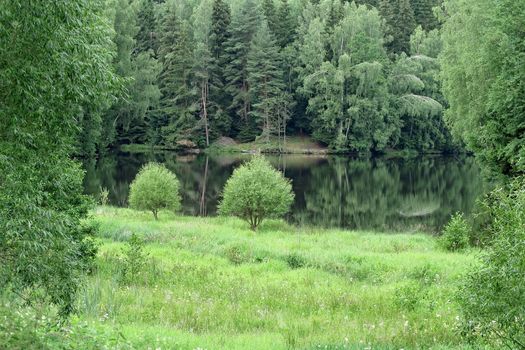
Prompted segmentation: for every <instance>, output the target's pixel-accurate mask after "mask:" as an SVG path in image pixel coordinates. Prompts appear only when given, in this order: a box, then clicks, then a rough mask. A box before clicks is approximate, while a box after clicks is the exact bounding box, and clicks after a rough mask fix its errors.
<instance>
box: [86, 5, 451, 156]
mask: <svg viewBox="0 0 525 350" xmlns="http://www.w3.org/2000/svg"><path fill="white" fill-rule="evenodd" d="M438 5H439V3H438V1H437V0H412V1H409V0H395V1H391V0H385V1H381V2H377V1H368V2H361V3H357V4H356V3H354V2H346V1H341V0H322V1H306V0H279V1H274V0H264V1H260V2H259V1H254V0H246V1H231V2H227V1H224V0H217V1H215V0H214V1H212V0H203V1H194V0H183V1H170V0H168V1H165V2H162V1H156V0H148V1H139V0H135V1H129V0H116V1H112V2H110V6H108V8H107V13H108V14H107V16H108V18H109V19H110V21H111V22H112V23H113V30H114V33H113V35H112V37H111V38H112V42H113V45H112V47H111V49H112V50H113V51H114V52H113V54H114V57H113V61H112V64H113V65H114V68H115V71H116V73H117V75H118V78H119V80H120V82H121V83H122V84H123V85H124V90H123V91H124V92H123V94H122V95H121V96H118V98H117V99H116V100H114V101H113V103H111V105H109V106H107V108H105V109H104V110H100V111H94V110H92V109H86V110H85V111H84V114H83V118H82V133H81V135H80V139H79V146H78V152H79V153H80V154H81V155H84V156H94V155H95V154H96V153H98V152H103V151H105V150H107V149H108V148H114V147H118V146H119V145H122V144H148V145H154V146H159V147H163V148H166V149H177V148H180V147H182V146H184V145H186V146H187V145H188V144H189V145H194V147H200V148H205V147H207V146H209V145H210V144H212V143H213V142H214V140H216V139H218V138H219V137H221V136H222V137H231V138H234V139H235V140H237V141H238V142H248V141H253V140H255V139H258V140H260V141H261V142H264V141H269V139H270V138H273V139H275V140H276V142H277V143H278V144H279V148H280V149H282V144H283V143H284V142H285V138H286V135H308V136H311V137H313V138H314V139H315V140H317V141H319V142H321V143H322V144H324V145H326V146H328V147H330V148H331V149H333V150H337V151H341V152H365V153H367V152H373V153H384V152H386V151H388V150H414V151H418V152H422V153H425V152H453V151H457V150H458V149H460V144H459V143H457V142H454V141H453V139H452V137H451V135H450V132H449V131H448V129H447V127H446V126H445V122H444V121H443V109H444V107H446V105H447V103H446V100H445V98H444V97H443V94H442V92H441V83H440V82H439V80H438V78H439V77H438V75H439V62H438V60H437V57H438V55H439V53H440V51H441V47H442V44H441V38H440V35H439V27H440V22H439V20H438V17H436V16H435V14H434V12H436V13H437V14H439V9H440V8H439V7H436V6H438ZM188 142H189V143H188Z"/></svg>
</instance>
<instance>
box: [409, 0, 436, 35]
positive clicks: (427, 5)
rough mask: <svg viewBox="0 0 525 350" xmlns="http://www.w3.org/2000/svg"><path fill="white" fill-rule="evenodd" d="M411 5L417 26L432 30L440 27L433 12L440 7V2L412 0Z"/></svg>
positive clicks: (434, 0)
mask: <svg viewBox="0 0 525 350" xmlns="http://www.w3.org/2000/svg"><path fill="white" fill-rule="evenodd" d="M410 5H411V7H412V9H413V10H414V17H415V20H416V22H417V24H419V25H421V27H422V28H423V29H425V30H432V29H435V28H437V27H438V24H439V22H438V20H437V18H436V16H435V15H434V11H433V8H434V7H436V6H438V5H439V1H438V0H410Z"/></svg>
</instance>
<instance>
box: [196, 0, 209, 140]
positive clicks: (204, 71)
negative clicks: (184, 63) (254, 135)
mask: <svg viewBox="0 0 525 350" xmlns="http://www.w3.org/2000/svg"><path fill="white" fill-rule="evenodd" d="M212 12H213V8H212V3H211V1H209V0H208V1H206V0H205V1H202V2H201V3H200V4H199V6H197V7H196V8H195V10H194V12H193V16H192V17H193V39H194V42H195V50H194V58H193V73H194V77H195V79H194V85H195V87H196V90H197V91H198V95H199V115H200V123H199V125H198V127H197V128H196V129H197V130H199V129H204V142H205V145H206V147H208V146H209V145H210V111H211V107H212V105H211V104H210V76H211V74H210V65H211V62H212V55H211V52H210V33H211V20H212V19H211V17H212ZM201 134H202V133H201ZM199 140H200V137H199ZM198 143H202V142H198Z"/></svg>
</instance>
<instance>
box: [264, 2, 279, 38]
mask: <svg viewBox="0 0 525 350" xmlns="http://www.w3.org/2000/svg"><path fill="white" fill-rule="evenodd" d="M262 12H263V15H264V18H265V19H266V23H268V28H269V29H270V32H271V33H272V34H273V35H274V36H276V35H277V25H278V18H277V11H276V9H275V3H274V0H263V1H262Z"/></svg>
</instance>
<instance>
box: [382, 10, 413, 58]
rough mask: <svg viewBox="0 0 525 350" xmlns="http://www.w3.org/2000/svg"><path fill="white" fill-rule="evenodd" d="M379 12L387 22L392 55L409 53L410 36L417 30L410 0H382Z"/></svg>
mask: <svg viewBox="0 0 525 350" xmlns="http://www.w3.org/2000/svg"><path fill="white" fill-rule="evenodd" d="M379 11H380V12H381V15H382V16H383V18H384V19H385V21H386V36H387V37H388V39H389V41H388V42H387V47H388V50H389V52H390V53H395V54H400V53H402V52H404V53H408V52H409V50H410V35H411V34H412V32H413V31H414V29H415V28H416V20H415V17H414V11H413V9H412V6H411V5H410V0H381V1H380V4H379Z"/></svg>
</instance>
